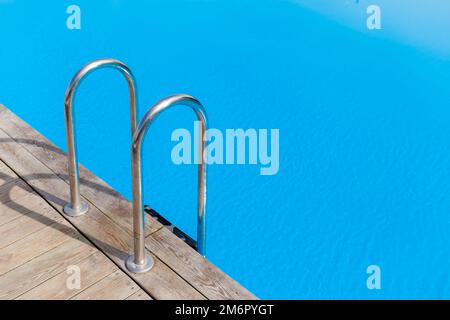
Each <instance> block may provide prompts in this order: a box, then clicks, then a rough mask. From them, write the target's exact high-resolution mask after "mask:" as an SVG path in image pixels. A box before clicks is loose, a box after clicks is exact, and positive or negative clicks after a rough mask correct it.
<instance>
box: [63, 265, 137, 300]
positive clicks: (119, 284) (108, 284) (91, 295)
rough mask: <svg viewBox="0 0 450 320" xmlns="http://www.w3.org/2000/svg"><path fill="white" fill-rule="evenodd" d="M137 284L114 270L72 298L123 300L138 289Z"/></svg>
mask: <svg viewBox="0 0 450 320" xmlns="http://www.w3.org/2000/svg"><path fill="white" fill-rule="evenodd" d="M139 289H140V288H139V286H137V285H136V284H135V283H134V282H133V281H132V280H131V279H130V278H129V277H128V276H127V275H126V274H124V273H123V272H121V271H115V272H113V273H111V274H110V275H108V276H107V277H105V278H103V279H102V280H100V281H98V282H97V283H95V284H94V285H92V286H90V287H89V288H87V289H85V290H84V291H82V292H81V293H79V294H77V295H76V296H74V297H72V298H71V299H72V300H124V299H126V298H127V297H129V296H130V295H132V294H133V293H135V292H137V291H139Z"/></svg>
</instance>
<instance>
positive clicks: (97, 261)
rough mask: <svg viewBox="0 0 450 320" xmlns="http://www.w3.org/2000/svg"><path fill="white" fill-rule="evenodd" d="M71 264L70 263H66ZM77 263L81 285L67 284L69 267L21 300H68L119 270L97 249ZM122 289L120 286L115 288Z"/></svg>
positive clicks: (26, 294) (22, 296) (25, 294)
mask: <svg viewBox="0 0 450 320" xmlns="http://www.w3.org/2000/svg"><path fill="white" fill-rule="evenodd" d="M66 265H69V264H66ZM70 265H75V266H77V267H79V270H80V287H79V288H71V287H68V286H67V281H68V277H69V274H68V273H67V268H64V269H65V270H63V271H62V272H60V273H59V274H57V275H56V276H54V277H53V278H50V279H49V280H47V281H45V282H44V283H42V284H40V285H38V286H36V287H34V288H33V289H31V290H29V291H28V292H26V293H24V294H23V295H21V296H19V297H18V298H17V299H19V300H36V299H38V300H67V299H70V298H71V297H73V296H75V295H77V294H78V293H80V292H82V291H84V290H85V289H86V288H89V287H90V286H92V285H93V284H95V283H96V282H98V281H100V280H101V279H103V278H104V277H106V276H107V275H109V274H111V273H112V272H115V271H117V266H116V265H115V264H114V263H112V262H111V261H110V260H109V259H108V258H106V256H105V255H104V254H103V253H102V252H100V251H97V252H96V253H94V254H92V255H90V256H89V257H87V258H85V259H84V260H82V261H80V262H79V263H76V264H73V262H72V263H71V264H70ZM114 290H120V288H113V291H114Z"/></svg>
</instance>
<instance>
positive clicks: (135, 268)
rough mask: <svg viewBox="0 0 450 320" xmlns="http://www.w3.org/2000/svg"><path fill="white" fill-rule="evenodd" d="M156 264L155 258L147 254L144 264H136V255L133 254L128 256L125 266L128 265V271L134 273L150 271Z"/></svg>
mask: <svg viewBox="0 0 450 320" xmlns="http://www.w3.org/2000/svg"><path fill="white" fill-rule="evenodd" d="M154 264H155V261H154V260H153V258H152V257H151V256H150V255H148V254H145V262H144V264H141V265H139V264H135V263H134V255H131V256H129V257H128V259H127V261H126V263H125V266H126V267H127V269H128V271H130V272H133V273H143V272H147V271H149V270H150V269H151V268H153V265H154Z"/></svg>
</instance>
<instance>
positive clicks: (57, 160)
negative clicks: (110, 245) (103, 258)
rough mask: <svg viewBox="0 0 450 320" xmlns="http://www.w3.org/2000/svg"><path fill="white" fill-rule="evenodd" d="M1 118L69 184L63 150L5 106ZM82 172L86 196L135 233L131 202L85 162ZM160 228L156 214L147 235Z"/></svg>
mask: <svg viewBox="0 0 450 320" xmlns="http://www.w3.org/2000/svg"><path fill="white" fill-rule="evenodd" d="M0 119H1V120H2V121H1V126H0V127H1V129H2V130H3V131H5V132H6V133H8V134H10V136H11V137H12V138H13V139H14V141H16V142H17V143H19V144H20V145H22V146H23V147H24V148H25V149H27V150H28V151H30V152H31V153H32V154H33V155H34V156H35V157H36V158H37V159H38V160H40V161H41V162H43V163H44V164H45V165H46V166H47V167H48V168H50V169H51V170H52V171H53V172H54V173H55V174H56V175H58V176H59V177H60V178H61V179H63V180H64V181H66V182H67V183H68V175H67V158H66V155H65V153H64V152H63V151H62V150H61V149H59V148H58V147H57V146H55V145H54V144H53V143H52V142H51V141H50V140H48V139H47V138H45V137H44V136H43V135H41V134H40V133H39V132H37V131H36V130H35V129H33V128H32V127H30V126H29V125H28V124H27V123H26V122H24V121H23V120H21V119H20V118H19V117H17V116H16V115H14V114H13V113H12V112H11V111H9V110H8V109H7V108H5V107H4V106H2V105H0ZM79 174H80V192H81V194H82V195H83V197H85V198H86V199H88V200H89V201H90V202H92V203H94V204H95V206H96V207H97V208H99V209H100V210H101V211H102V212H103V213H104V214H106V215H107V216H109V217H110V218H111V219H113V220H114V221H115V222H116V223H118V224H119V225H121V226H122V227H124V229H125V230H129V231H130V233H131V231H132V223H133V220H132V219H133V218H132V215H131V214H130V212H131V204H130V202H129V201H128V200H127V199H125V198H124V197H123V196H122V195H121V194H120V193H118V192H117V191H116V190H114V189H113V188H111V187H110V186H109V185H108V184H107V183H106V182H105V181H103V180H102V179H100V178H99V177H97V176H96V175H94V174H93V173H92V172H90V171H89V170H87V169H86V168H85V167H83V166H82V165H80V166H79ZM160 228H162V225H161V224H160V223H159V222H158V221H157V220H156V219H154V218H153V217H148V218H147V219H146V221H145V233H146V235H149V234H151V233H153V232H155V231H157V230H159V229H160Z"/></svg>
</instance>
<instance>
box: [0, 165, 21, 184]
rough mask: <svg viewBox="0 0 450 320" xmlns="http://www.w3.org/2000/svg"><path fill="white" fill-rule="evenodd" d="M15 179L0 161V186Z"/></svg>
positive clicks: (12, 173) (14, 175) (11, 172)
mask: <svg viewBox="0 0 450 320" xmlns="http://www.w3.org/2000/svg"><path fill="white" fill-rule="evenodd" d="M15 179H17V176H16V174H15V173H14V172H13V171H12V170H11V169H10V168H8V167H7V166H6V165H5V164H4V163H3V162H1V161H0V186H2V185H4V184H6V183H8V182H10V181H12V180H15Z"/></svg>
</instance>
